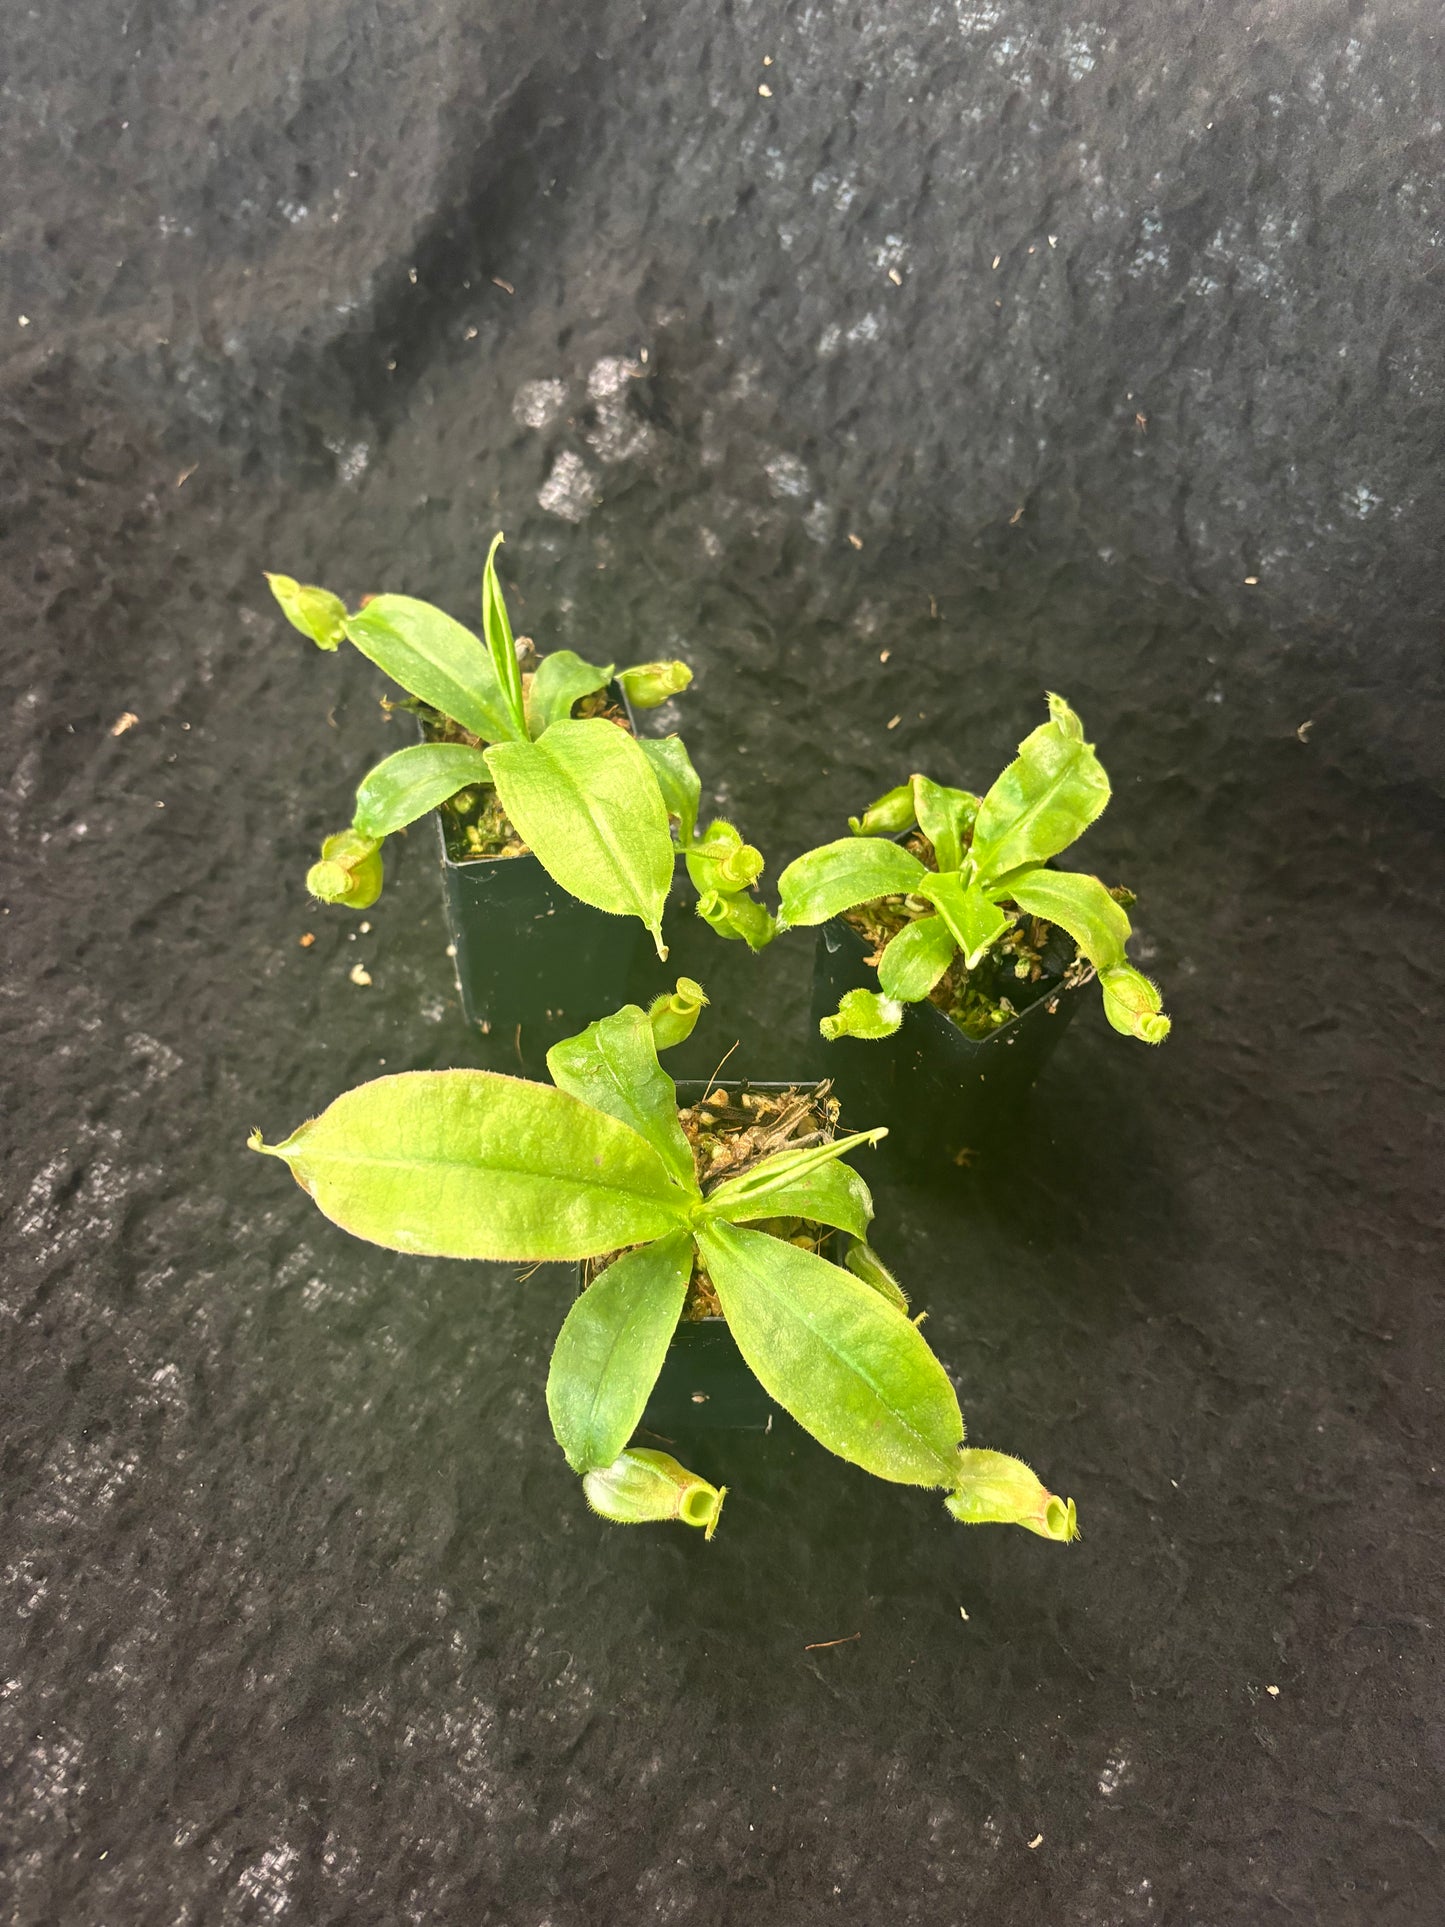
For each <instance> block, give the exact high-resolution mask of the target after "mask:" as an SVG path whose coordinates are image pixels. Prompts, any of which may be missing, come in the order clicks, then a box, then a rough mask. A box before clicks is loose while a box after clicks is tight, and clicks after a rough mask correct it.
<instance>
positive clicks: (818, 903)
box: [778, 836, 930, 929]
mask: <svg viewBox="0 0 1445 1927" xmlns="http://www.w3.org/2000/svg"><path fill="white" fill-rule="evenodd" d="M929 874H930V872H929V871H928V870H926V869H925V868H924V866H923V865H922V864H921V863H920V862H919V861H918V858H917V857H916V856H914V855H913V854H912V853H911V852H910V851H908V850H905V849H903V848H902V847H901V846H900V845H899V844H897V843H890V842H889V841H888V840H887V838H886V837H879V836H863V837H853V836H845V837H841V838H839V840H838V841H837V842H836V843H824V844H822V845H821V846H820V847H819V848H818V849H816V850H809V851H808V852H807V853H806V854H805V855H803V856H800V857H798V858H797V859H796V861H794V862H792V863H790V864H789V865H788V867H787V869H786V870H784V872H783V874H782V875H781V876H780V877H779V878H778V895H779V898H780V907H779V913H778V922H779V925H780V927H781V928H783V929H788V928H790V927H794V926H796V925H798V924H810V923H826V922H827V921H828V919H829V917H836V916H838V915H839V914H840V913H841V912H842V911H844V910H851V909H853V907H854V906H855V905H856V904H859V903H871V902H872V900H873V898H874V897H891V896H907V895H909V894H910V893H911V892H913V891H915V890H917V888H918V886H919V884H920V883H921V882H922V880H923V878H924V877H926V876H928V875H929Z"/></svg>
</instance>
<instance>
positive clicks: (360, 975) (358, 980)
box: [350, 964, 371, 985]
mask: <svg viewBox="0 0 1445 1927" xmlns="http://www.w3.org/2000/svg"><path fill="white" fill-rule="evenodd" d="M350 976H351V981H352V982H353V983H354V984H363V985H365V984H369V983H370V982H371V972H370V971H369V970H368V969H367V967H366V965H365V964H353V965H352V966H351V971H350Z"/></svg>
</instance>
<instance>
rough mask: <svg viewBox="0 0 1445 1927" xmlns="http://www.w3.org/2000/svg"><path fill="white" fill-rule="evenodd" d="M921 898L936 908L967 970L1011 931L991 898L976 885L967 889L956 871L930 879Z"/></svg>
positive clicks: (919, 888) (920, 890)
mask: <svg viewBox="0 0 1445 1927" xmlns="http://www.w3.org/2000/svg"><path fill="white" fill-rule="evenodd" d="M918 894H919V895H920V896H924V897H927V898H928V900H929V902H930V903H932V904H934V905H935V906H936V907H937V910H938V914H939V915H940V916H941V917H942V918H943V921H944V922H945V923H946V924H947V925H948V928H949V929H950V931H951V932H952V933H953V937H954V940H955V942H956V943H957V944H958V947H959V949H960V950H961V951H962V952H963V964H964V968H965V969H966V970H972V969H973V967H974V965H975V964H976V963H977V962H978V961H979V959H980V958H981V957H982V956H984V954H985V953H986V952H987V951H988V950H989V949H991V948H992V946H993V945H994V944H996V943H997V942H998V940H999V938H1000V937H1001V936H1002V935H1003V933H1004V931H1005V930H1007V929H1008V927H1009V919H1008V917H1007V916H1005V914H1004V912H1003V911H1002V910H1000V909H999V907H998V905H997V904H996V903H995V902H994V901H993V900H992V898H991V897H988V896H986V895H985V894H984V892H983V890H982V889H981V888H980V886H979V885H978V884H977V883H971V884H969V886H968V887H967V889H965V888H964V885H963V879H962V878H961V877H960V876H959V875H958V873H957V871H952V872H950V873H949V874H948V875H946V876H932V875H930V876H929V877H927V878H926V879H925V880H924V882H922V883H921V884H920V885H919V886H918ZM894 941H895V942H896V941H897V939H896V938H895V939H894Z"/></svg>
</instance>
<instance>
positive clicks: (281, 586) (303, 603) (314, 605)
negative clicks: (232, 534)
mask: <svg viewBox="0 0 1445 1927" xmlns="http://www.w3.org/2000/svg"><path fill="white" fill-rule="evenodd" d="M266 580H267V582H269V583H270V585H271V593H272V595H273V596H275V598H276V600H277V601H278V602H279V603H280V605H281V613H282V615H283V616H285V618H286V620H287V621H288V622H289V623H290V624H291V627H292V628H293V629H299V630H300V631H301V633H302V635H303V636H309V637H310V638H311V640H312V642H314V643H315V644H316V647H317V648H318V649H335V648H336V647H337V645H338V644H339V643H340V641H341V639H342V637H343V636H344V635H345V634H346V604H345V603H344V602H343V601H342V600H341V597H340V596H338V595H333V594H332V593H331V591H330V590H329V589H318V588H315V587H313V586H312V585H311V584H310V583H306V582H298V581H297V580H296V578H295V576H292V575H268V576H267V577H266Z"/></svg>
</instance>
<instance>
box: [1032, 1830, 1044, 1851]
mask: <svg viewBox="0 0 1445 1927" xmlns="http://www.w3.org/2000/svg"><path fill="white" fill-rule="evenodd" d="M1043 1844H1044V1836H1043V1835H1042V1834H1041V1833H1036V1834H1035V1835H1034V1837H1033V1839H1032V1840H1030V1842H1029V1852H1030V1853H1032V1852H1033V1850H1034V1848H1035V1847H1041V1846H1042V1845H1043Z"/></svg>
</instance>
